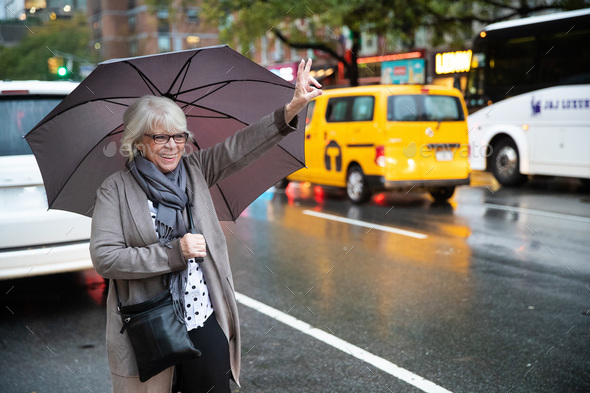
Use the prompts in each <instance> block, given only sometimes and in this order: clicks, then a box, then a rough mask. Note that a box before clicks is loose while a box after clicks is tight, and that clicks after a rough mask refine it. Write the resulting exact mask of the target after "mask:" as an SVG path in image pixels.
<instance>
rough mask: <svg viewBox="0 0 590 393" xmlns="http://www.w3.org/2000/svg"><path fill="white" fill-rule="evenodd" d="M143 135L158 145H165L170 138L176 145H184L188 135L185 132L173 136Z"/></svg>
mask: <svg viewBox="0 0 590 393" xmlns="http://www.w3.org/2000/svg"><path fill="white" fill-rule="evenodd" d="M144 135H145V136H149V137H151V138H152V139H153V140H154V142H155V143H157V144H158V145H165V144H166V143H168V141H169V140H170V138H172V139H174V142H176V144H177V145H182V144H184V143H186V140H187V139H188V134H187V133H185V132H183V133H182V134H174V135H168V134H144Z"/></svg>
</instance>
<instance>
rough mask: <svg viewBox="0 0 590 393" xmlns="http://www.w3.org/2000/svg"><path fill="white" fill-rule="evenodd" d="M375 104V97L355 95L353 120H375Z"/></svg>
mask: <svg viewBox="0 0 590 393" xmlns="http://www.w3.org/2000/svg"><path fill="white" fill-rule="evenodd" d="M374 106H375V97H373V96H365V97H355V98H354V102H353V104H352V118H351V120H352V121H371V120H373V107H374Z"/></svg>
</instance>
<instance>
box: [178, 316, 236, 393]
mask: <svg viewBox="0 0 590 393" xmlns="http://www.w3.org/2000/svg"><path fill="white" fill-rule="evenodd" d="M188 334H189V337H190V338H191V340H192V342H193V343H194V344H195V347H197V349H198V350H199V351H201V354H202V355H201V357H199V358H197V359H194V360H190V361H187V362H184V363H182V364H179V365H177V366H176V377H177V383H176V388H175V389H176V390H174V392H182V393H229V392H230V388H229V380H230V378H231V370H230V367H231V366H230V361H229V344H228V342H227V338H226V337H225V334H224V333H223V330H221V327H220V326H219V324H218V323H217V320H216V319H215V313H213V314H211V316H210V317H209V318H207V320H206V321H205V325H204V326H203V327H200V328H198V329H193V330H191V331H189V332H188Z"/></svg>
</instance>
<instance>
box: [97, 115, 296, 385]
mask: <svg viewBox="0 0 590 393" xmlns="http://www.w3.org/2000/svg"><path fill="white" fill-rule="evenodd" d="M296 123H297V118H295V119H294V120H293V121H292V122H291V125H289V124H286V122H285V110H284V108H281V109H278V110H277V111H275V112H274V113H272V114H270V115H268V116H265V117H263V118H262V119H261V120H259V121H258V122H256V123H254V124H252V125H251V126H249V127H246V128H245V129H243V130H241V131H239V132H238V133H236V134H235V135H233V136H231V137H229V138H228V139H227V140H226V141H225V142H223V143H220V144H218V145H216V146H214V147H213V148H211V149H206V150H199V151H196V152H194V153H192V154H191V155H189V156H187V157H185V158H183V160H184V163H185V165H186V169H187V187H188V188H189V190H192V193H189V194H190V195H189V198H190V199H191V202H192V204H193V207H192V213H193V218H194V221H195V227H196V229H197V231H198V233H202V234H203V235H204V236H205V240H206V242H207V257H205V261H204V263H203V264H202V268H203V273H204V275H205V279H206V280H207V286H208V288H209V293H210V296H211V301H212V303H213V308H214V310H215V316H216V318H217V321H218V322H219V325H220V326H221V328H222V329H223V332H224V333H225V335H226V337H227V339H228V342H229V348H230V362H231V371H232V376H233V378H234V380H235V381H236V382H238V383H239V374H240V326H239V320H238V312H237V306H236V300H235V296H234V285H233V279H232V274H231V270H230V264H229V258H228V253H227V246H226V242H225V237H224V235H223V232H222V230H221V226H220V224H219V221H218V220H217V216H216V214H215V213H214V211H215V209H214V208H213V201H212V199H211V194H210V193H209V188H210V187H211V186H212V185H214V184H216V183H217V182H219V181H220V180H222V179H223V178H225V177H227V176H228V175H230V174H232V173H234V172H236V171H238V170H240V169H241V168H244V167H245V166H247V165H248V164H250V163H252V162H253V161H254V160H256V159H257V158H259V157H260V156H262V155H263V154H264V153H265V152H267V151H268V150H269V149H271V148H272V147H273V146H275V145H276V144H277V143H278V142H279V141H280V140H281V139H282V138H283V137H284V136H285V135H287V134H288V133H290V132H292V131H295V129H296V127H297V124H296ZM293 124H295V126H294V127H293V126H292V125H293ZM185 216H186V212H185ZM171 246H172V248H167V247H164V246H161V245H160V244H159V242H158V237H157V234H156V231H155V229H154V225H153V221H152V218H151V216H150V212H149V209H148V201H147V197H146V195H145V193H144V192H143V190H142V189H141V188H140V187H139V185H138V183H137V182H136V181H135V179H134V178H133V176H132V175H131V174H130V173H129V172H128V171H127V170H122V171H120V172H117V173H115V174H113V175H112V176H110V177H109V178H107V179H106V180H105V181H104V183H103V184H102V185H101V187H100V188H99V189H98V191H97V199H96V206H95V209H94V215H93V218H92V232H91V239H90V254H91V257H92V262H93V264H94V267H95V269H96V271H97V272H98V273H99V274H100V275H101V276H103V277H105V278H109V279H116V280H117V283H118V287H119V294H120V298H121V302H122V303H123V304H135V303H139V302H143V301H145V300H147V299H149V298H151V297H153V296H155V295H156V294H158V293H160V292H161V291H163V290H164V289H165V287H164V283H163V275H165V274H167V273H170V272H174V271H178V270H182V269H186V268H187V262H186V261H185V260H184V258H183V256H182V251H181V248H180V242H179V240H178V239H176V240H174V241H172V242H171ZM112 289H113V281H112V280H111V281H110V287H109V294H108V298H107V328H106V340H107V355H108V360H109V367H110V370H111V380H112V383H113V391H114V392H115V393H119V392H121V393H123V392H124V393H136V392H150V393H151V392H153V393H163V392H170V391H171V387H172V378H173V368H169V369H167V370H165V371H164V372H162V373H161V374H158V375H157V376H156V377H153V378H152V379H150V380H149V381H147V382H145V383H141V382H139V378H138V373H137V367H136V365H135V358H134V355H133V351H132V349H131V344H130V342H129V339H128V337H127V333H124V334H121V333H119V331H120V329H121V318H120V316H119V315H118V314H117V300H116V296H115V293H114V290H112Z"/></svg>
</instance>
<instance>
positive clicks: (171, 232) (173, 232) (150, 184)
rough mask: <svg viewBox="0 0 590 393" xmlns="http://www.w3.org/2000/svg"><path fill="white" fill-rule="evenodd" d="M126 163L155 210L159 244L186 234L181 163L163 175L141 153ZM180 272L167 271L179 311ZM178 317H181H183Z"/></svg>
mask: <svg viewBox="0 0 590 393" xmlns="http://www.w3.org/2000/svg"><path fill="white" fill-rule="evenodd" d="M127 166H128V167H129V170H130V171H131V174H132V175H133V177H134V178H135V180H137V183H139V186H140V187H141V189H142V190H143V191H144V192H145V194H146V195H147V197H148V199H149V200H150V201H152V203H153V204H154V206H155V207H156V208H157V209H158V213H157V214H156V228H157V232H158V238H159V240H160V244H162V245H163V246H166V247H168V248H170V247H171V246H170V241H172V240H173V239H177V238H181V237H182V236H184V235H185V234H186V233H187V230H186V224H185V223H184V218H183V217H182V211H183V210H184V207H185V206H186V205H187V203H188V196H187V195H186V192H185V190H186V172H185V169H184V163H183V162H182V161H180V162H179V163H178V166H177V167H176V169H175V170H174V171H172V172H168V173H166V174H164V173H162V172H161V171H160V170H159V169H158V168H157V167H156V166H155V165H154V164H153V163H152V162H151V161H149V160H147V159H145V158H144V157H142V156H136V157H135V158H134V159H133V160H132V161H131V162H130V163H128V164H127ZM183 275H186V269H185V270H182V271H180V272H173V273H171V274H170V293H171V295H172V299H173V300H174V302H175V304H177V305H178V304H180V305H181V308H180V310H184V304H183V303H184V301H183V300H184V296H182V292H183V290H182V285H181V283H182V281H183V280H182V278H183ZM176 309H177V308H176ZM182 319H183V320H184V317H183V318H182Z"/></svg>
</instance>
